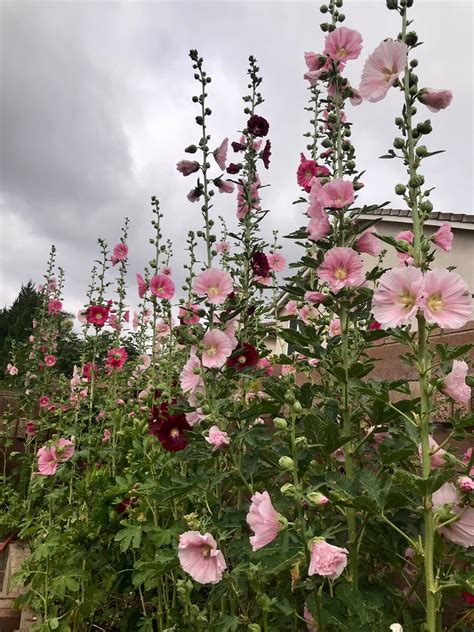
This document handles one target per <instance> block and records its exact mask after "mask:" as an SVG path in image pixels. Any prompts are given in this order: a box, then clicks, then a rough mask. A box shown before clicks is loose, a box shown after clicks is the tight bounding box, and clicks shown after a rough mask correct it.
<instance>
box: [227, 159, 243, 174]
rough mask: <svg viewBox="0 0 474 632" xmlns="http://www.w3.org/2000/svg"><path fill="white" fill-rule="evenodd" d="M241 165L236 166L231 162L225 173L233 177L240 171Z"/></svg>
mask: <svg viewBox="0 0 474 632" xmlns="http://www.w3.org/2000/svg"><path fill="white" fill-rule="evenodd" d="M241 168H242V165H241V164H240V163H239V164H236V163H235V162H231V163H229V166H228V167H227V169H226V171H227V173H228V174H229V175H231V176H232V175H235V174H236V173H239V171H240V170H241Z"/></svg>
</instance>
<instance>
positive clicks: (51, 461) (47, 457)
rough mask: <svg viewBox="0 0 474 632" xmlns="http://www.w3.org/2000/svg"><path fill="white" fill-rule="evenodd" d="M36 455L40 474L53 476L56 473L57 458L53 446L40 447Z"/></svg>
mask: <svg viewBox="0 0 474 632" xmlns="http://www.w3.org/2000/svg"><path fill="white" fill-rule="evenodd" d="M36 456H37V457H38V470H39V473H40V474H41V475H42V476H53V474H56V471H57V469H58V465H59V459H58V455H57V454H56V449H55V448H54V447H53V446H51V447H46V448H40V449H39V450H38V452H37V453H36Z"/></svg>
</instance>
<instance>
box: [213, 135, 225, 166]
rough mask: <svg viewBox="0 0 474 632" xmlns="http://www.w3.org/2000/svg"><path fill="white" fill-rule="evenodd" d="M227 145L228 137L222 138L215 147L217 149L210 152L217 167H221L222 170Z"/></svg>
mask: <svg viewBox="0 0 474 632" xmlns="http://www.w3.org/2000/svg"><path fill="white" fill-rule="evenodd" d="M228 146H229V139H228V138H224V140H223V141H222V143H221V144H220V145H219V147H217V149H215V150H214V151H213V153H212V155H213V156H214V160H215V161H216V162H217V165H218V167H219V169H221V170H222V171H224V169H225V162H226V160H227V148H228Z"/></svg>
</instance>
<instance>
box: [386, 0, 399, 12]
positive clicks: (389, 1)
mask: <svg viewBox="0 0 474 632" xmlns="http://www.w3.org/2000/svg"><path fill="white" fill-rule="evenodd" d="M386 5H387V9H389V10H390V11H394V10H396V9H398V0H386Z"/></svg>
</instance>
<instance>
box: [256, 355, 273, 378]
mask: <svg viewBox="0 0 474 632" xmlns="http://www.w3.org/2000/svg"><path fill="white" fill-rule="evenodd" d="M258 366H259V368H260V369H263V370H264V371H265V373H266V375H273V366H272V363H271V362H270V360H269V359H268V358H260V360H259V361H258Z"/></svg>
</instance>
